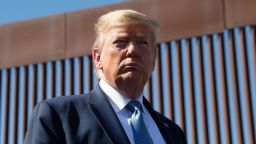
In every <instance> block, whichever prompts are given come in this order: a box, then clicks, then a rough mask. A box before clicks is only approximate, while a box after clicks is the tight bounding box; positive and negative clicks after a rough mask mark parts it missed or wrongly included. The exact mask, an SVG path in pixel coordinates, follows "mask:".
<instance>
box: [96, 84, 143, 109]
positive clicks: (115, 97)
mask: <svg viewBox="0 0 256 144" xmlns="http://www.w3.org/2000/svg"><path fill="white" fill-rule="evenodd" d="M99 85H100V87H101V89H102V90H103V92H105V93H106V94H107V96H108V98H110V99H111V100H112V101H113V102H114V104H115V105H116V106H117V107H113V108H114V110H115V112H116V113H117V112H119V111H121V110H123V108H124V107H125V106H126V105H127V104H128V103H129V102H130V101H131V100H132V99H129V98H127V97H126V96H123V95H121V94H120V93H119V92H118V91H117V90H115V89H114V88H113V87H111V86H110V85H109V84H108V83H107V82H106V81H104V80H103V79H100V82H99ZM136 100H138V101H139V102H140V103H141V104H143V96H142V95H140V96H139V97H138V98H137V99H136Z"/></svg>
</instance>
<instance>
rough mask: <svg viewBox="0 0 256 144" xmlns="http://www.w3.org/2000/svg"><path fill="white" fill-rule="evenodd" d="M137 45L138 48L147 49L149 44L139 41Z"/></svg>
mask: <svg viewBox="0 0 256 144" xmlns="http://www.w3.org/2000/svg"><path fill="white" fill-rule="evenodd" d="M138 45H139V47H148V46H149V43H148V41H146V40H140V41H138Z"/></svg>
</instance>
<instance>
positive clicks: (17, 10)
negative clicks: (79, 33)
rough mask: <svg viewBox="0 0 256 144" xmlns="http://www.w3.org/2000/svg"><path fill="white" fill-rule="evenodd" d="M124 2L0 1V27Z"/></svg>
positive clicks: (73, 0)
mask: <svg viewBox="0 0 256 144" xmlns="http://www.w3.org/2000/svg"><path fill="white" fill-rule="evenodd" d="M124 1H125V0H0V25H2V24H8V23H13V22H18V21H23V20H29V19H33V18H38V17H42V16H48V15H54V14H61V13H65V12H72V11H76V10H81V9H88V8H95V7H100V6H104V5H108V4H114V3H120V2H124Z"/></svg>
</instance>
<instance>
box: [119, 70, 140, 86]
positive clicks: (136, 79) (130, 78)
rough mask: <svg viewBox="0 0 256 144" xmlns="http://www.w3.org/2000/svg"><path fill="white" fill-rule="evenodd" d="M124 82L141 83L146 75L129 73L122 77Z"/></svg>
mask: <svg viewBox="0 0 256 144" xmlns="http://www.w3.org/2000/svg"><path fill="white" fill-rule="evenodd" d="M121 77H122V79H123V81H127V82H134V83H136V82H139V81H143V79H144V77H145V75H142V74H141V73H138V72H137V73H136V72H127V73H125V74H123V75H122V76H121Z"/></svg>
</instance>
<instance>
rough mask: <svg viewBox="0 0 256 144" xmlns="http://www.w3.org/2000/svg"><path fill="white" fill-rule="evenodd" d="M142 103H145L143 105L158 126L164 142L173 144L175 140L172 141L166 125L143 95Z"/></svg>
mask: <svg viewBox="0 0 256 144" xmlns="http://www.w3.org/2000/svg"><path fill="white" fill-rule="evenodd" d="M143 104H144V105H145V107H146V108H147V110H148V111H149V113H150V115H151V116H152V118H153V119H154V121H155V123H156V125H157V126H158V128H159V130H160V132H161V134H162V136H163V138H164V140H165V142H166V143H168V144H174V143H175V142H174V140H173V137H172V136H171V134H170V133H169V132H168V128H167V126H165V124H164V123H163V122H162V121H161V120H160V119H159V117H158V116H157V113H156V112H155V110H154V109H153V108H152V106H151V105H150V103H149V102H148V101H147V99H146V98H144V97H143Z"/></svg>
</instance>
